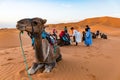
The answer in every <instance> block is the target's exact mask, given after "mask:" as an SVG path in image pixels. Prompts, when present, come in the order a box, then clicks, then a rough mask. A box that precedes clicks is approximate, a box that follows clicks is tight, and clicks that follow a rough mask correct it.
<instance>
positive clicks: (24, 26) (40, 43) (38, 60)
mask: <svg viewBox="0 0 120 80" xmlns="http://www.w3.org/2000/svg"><path fill="white" fill-rule="evenodd" d="M46 21H47V20H46V19H42V18H32V19H30V18H25V19H21V20H19V21H18V22H17V25H16V28H17V29H18V30H20V31H26V32H28V33H30V34H31V35H32V36H33V37H34V39H35V43H34V50H35V61H34V62H33V65H32V67H31V68H30V69H29V70H28V73H29V74H34V73H36V72H37V71H38V69H44V71H43V72H51V70H52V69H53V68H54V67H55V65H56V62H58V61H60V60H61V59H62V55H61V53H60V48H59V46H58V45H57V44H54V45H51V44H50V43H49V42H48V40H47V39H46V38H45V39H42V31H43V30H44V28H45V23H46Z"/></svg>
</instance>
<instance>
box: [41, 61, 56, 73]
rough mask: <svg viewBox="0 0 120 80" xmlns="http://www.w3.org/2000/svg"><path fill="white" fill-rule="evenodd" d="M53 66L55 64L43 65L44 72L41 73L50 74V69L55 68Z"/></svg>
mask: <svg viewBox="0 0 120 80" xmlns="http://www.w3.org/2000/svg"><path fill="white" fill-rule="evenodd" d="M55 65H56V62H53V63H49V64H45V70H44V71H43V73H49V72H51V71H52V69H53V68H54V67H55Z"/></svg>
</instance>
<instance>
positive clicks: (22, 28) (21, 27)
mask: <svg viewBox="0 0 120 80" xmlns="http://www.w3.org/2000/svg"><path fill="white" fill-rule="evenodd" d="M16 28H17V29H18V30H20V31H25V27H24V26H18V25H17V26H16Z"/></svg>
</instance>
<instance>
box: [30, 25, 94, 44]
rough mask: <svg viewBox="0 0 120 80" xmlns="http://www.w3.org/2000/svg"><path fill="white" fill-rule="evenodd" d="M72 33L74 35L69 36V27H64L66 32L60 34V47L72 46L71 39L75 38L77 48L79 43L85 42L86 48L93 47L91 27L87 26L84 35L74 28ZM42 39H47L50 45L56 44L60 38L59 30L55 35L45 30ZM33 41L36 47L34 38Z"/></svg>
mask: <svg viewBox="0 0 120 80" xmlns="http://www.w3.org/2000/svg"><path fill="white" fill-rule="evenodd" d="M70 29H71V31H72V35H69V33H68V29H67V26H65V27H64V30H63V31H61V32H60V34H59V38H60V39H59V40H60V42H59V45H62V46H63V45H70V44H71V42H72V41H71V38H70V37H73V42H75V44H76V46H77V45H78V43H80V42H82V41H84V44H85V45H86V46H90V45H92V34H91V31H90V27H89V26H88V25H86V28H85V31H83V34H81V33H80V32H79V31H78V30H76V29H75V28H74V27H71V28H70ZM42 38H43V39H44V38H46V39H47V40H48V41H49V43H51V44H54V43H55V42H56V43H57V40H58V36H57V30H56V29H53V34H49V33H47V32H46V31H45V30H43V32H42ZM31 39H32V46H33V45H34V38H31Z"/></svg>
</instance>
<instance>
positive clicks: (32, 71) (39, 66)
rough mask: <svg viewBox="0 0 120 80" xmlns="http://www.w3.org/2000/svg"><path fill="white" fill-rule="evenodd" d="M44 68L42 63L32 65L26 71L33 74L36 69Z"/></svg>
mask: <svg viewBox="0 0 120 80" xmlns="http://www.w3.org/2000/svg"><path fill="white" fill-rule="evenodd" d="M43 66H44V64H42V63H33V65H32V67H31V68H30V69H29V70H28V73H29V74H35V73H36V72H37V70H38V69H41V68H42V67H43Z"/></svg>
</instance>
